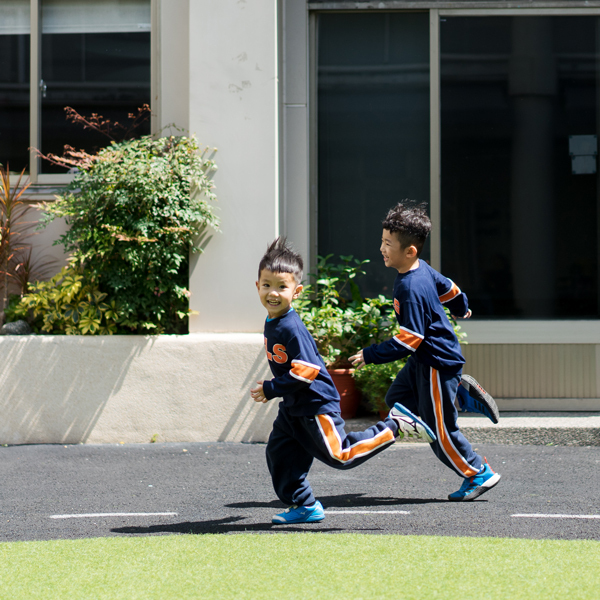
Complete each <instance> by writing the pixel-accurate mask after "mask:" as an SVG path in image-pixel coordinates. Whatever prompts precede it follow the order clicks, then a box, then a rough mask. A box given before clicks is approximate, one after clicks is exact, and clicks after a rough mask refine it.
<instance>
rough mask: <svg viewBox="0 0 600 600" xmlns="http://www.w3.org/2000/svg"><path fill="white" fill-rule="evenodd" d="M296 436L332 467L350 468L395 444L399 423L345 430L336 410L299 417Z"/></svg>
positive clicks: (305, 446)
mask: <svg viewBox="0 0 600 600" xmlns="http://www.w3.org/2000/svg"><path fill="white" fill-rule="evenodd" d="M301 423H302V427H303V431H302V433H301V434H300V435H301V438H299V441H300V443H301V444H302V446H303V447H304V448H305V449H306V450H307V451H308V452H310V454H311V455H312V456H314V457H315V458H318V459H319V460H320V461H322V462H324V463H325V464H327V465H329V466H331V467H333V468H334V469H352V468H353V467H357V466H358V465H360V464H362V463H363V462H365V461H366V460H368V459H369V458H372V457H373V456H375V455H376V454H379V452H381V451H382V450H385V448H387V447H388V446H390V445H391V444H393V443H394V441H395V439H396V431H397V429H398V426H397V425H396V424H395V423H394V422H393V421H392V420H391V419H386V420H385V422H384V421H379V423H376V424H375V425H372V426H371V427H369V428H368V429H366V430H365V431H352V432H349V433H346V431H345V429H344V426H345V423H344V419H342V417H341V416H340V415H339V413H328V414H324V415H316V416H314V417H301Z"/></svg>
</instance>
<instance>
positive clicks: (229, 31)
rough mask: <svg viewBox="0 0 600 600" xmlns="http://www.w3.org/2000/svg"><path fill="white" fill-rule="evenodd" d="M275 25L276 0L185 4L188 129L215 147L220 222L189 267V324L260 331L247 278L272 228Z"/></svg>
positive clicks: (275, 227) (275, 222)
mask: <svg viewBox="0 0 600 600" xmlns="http://www.w3.org/2000/svg"><path fill="white" fill-rule="evenodd" d="M277 27H278V21H277V2H276V0H253V1H242V2H240V1H239V0H219V2H190V3H189V127H190V131H191V132H192V133H195V134H196V135H197V136H198V138H199V139H200V141H201V143H202V144H206V145H208V146H211V147H216V148H218V153H217V155H216V162H217V164H218V167H219V171H218V173H217V175H216V177H215V183H216V186H217V189H216V193H217V196H218V199H219V200H218V206H219V215H220V217H221V221H222V233H220V234H217V235H215V236H214V238H213V239H212V241H211V242H210V243H209V244H208V247H207V249H206V252H205V253H204V254H203V255H202V256H200V257H199V258H198V260H195V261H193V263H192V265H191V272H190V291H191V292H192V297H191V308H192V310H196V311H198V315H197V316H195V317H193V318H192V319H191V320H190V330H191V331H193V332H199V331H242V332H250V331H260V330H261V329H262V324H263V321H264V317H265V315H264V309H263V308H262V306H261V304H260V302H259V301H258V297H257V294H256V288H255V286H254V282H255V281H256V279H257V274H256V271H257V267H258V262H259V260H260V258H261V256H262V254H263V253H264V251H265V249H266V246H267V243H268V242H270V241H272V240H273V239H274V238H275V237H276V236H277V235H278V234H279V155H278V153H279V139H278V138H279V133H278V132H279V127H278V119H279V84H278V51H277ZM165 43H166V42H165V40H164V36H163V39H162V42H161V44H162V46H163V47H164V45H165Z"/></svg>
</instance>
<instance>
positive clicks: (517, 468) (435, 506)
mask: <svg viewBox="0 0 600 600" xmlns="http://www.w3.org/2000/svg"><path fill="white" fill-rule="evenodd" d="M475 447H476V448H477V449H478V451H479V452H480V453H481V454H483V455H485V456H486V457H487V458H488V461H489V462H490V464H491V465H492V467H493V468H494V469H495V470H496V471H498V472H499V473H501V474H502V480H501V482H500V484H499V485H498V486H497V487H496V488H494V489H493V490H491V491H490V492H488V493H487V494H485V495H483V496H481V497H480V499H478V500H477V501H475V502H473V503H460V504H457V503H450V502H448V501H447V499H446V497H447V494H448V493H449V492H452V491H454V490H456V489H457V488H458V487H459V485H460V482H461V481H460V479H459V478H458V476H456V475H455V474H454V473H453V472H451V471H450V470H449V469H447V468H446V467H444V466H443V465H442V464H441V463H439V462H438V461H437V459H436V458H435V457H434V455H433V453H432V452H431V450H430V449H429V447H428V446H427V445H424V444H419V443H410V444H395V445H394V446H392V448H391V449H389V450H386V451H385V452H383V453H381V454H380V455H378V456H377V457H375V458H374V459H373V460H371V461H369V462H367V463H366V464H364V465H362V466H360V467H358V468H356V469H352V470H348V471H338V470H334V469H332V468H330V467H327V466H325V465H323V464H321V463H318V462H315V464H314V466H313V469H312V471H311V474H310V481H311V483H312V485H313V488H314V490H315V493H316V495H317V497H318V498H319V499H320V500H321V501H322V502H323V504H324V506H325V509H326V515H327V517H326V519H325V520H324V521H323V522H322V523H319V524H311V525H296V526H284V527H281V526H273V525H271V523H270V520H271V516H272V515H273V514H274V513H275V512H279V511H280V510H281V509H282V508H283V505H282V504H281V503H280V502H279V501H277V500H276V498H275V496H274V493H273V491H272V488H271V482H270V480H269V476H268V473H267V468H266V464H265V457H264V449H265V448H264V445H262V444H236V443H218V444H201V443H193V444H147V445H79V446H67V447H64V446H43V445H40V446H13V447H3V448H0V541H12V540H47V539H62V538H82V537H98V536H131V535H134V536H147V535H165V534H178V533H195V534H205V533H223V534H235V533H239V532H254V533H257V534H268V533H271V532H275V531H278V532H279V531H320V532H330V533H336V532H357V533H369V534H381V533H393V534H401V535H405V534H429V535H466V536H484V535H485V536H500V537H522V538H551V539H552V538H561V539H578V538H580V539H596V540H598V539H600V519H599V518H598V517H600V500H599V498H600V477H599V476H598V474H599V468H600V447H597V446H593V447H582V446H569V447H567V446H527V445H494V444H475ZM106 513H176V514H171V515H156V514H154V515H148V514H145V515H140V514H136V515H129V516H107V515H106ZM84 514H86V515H89V514H99V515H100V516H88V517H78V518H74V517H73V516H72V515H84ZM539 514H543V515H554V516H546V517H535V516H532V515H539ZM65 515H71V517H69V518H52V517H57V516H65ZM514 515H527V516H521V517H519V516H514ZM556 515H562V516H561V517H557V516H556Z"/></svg>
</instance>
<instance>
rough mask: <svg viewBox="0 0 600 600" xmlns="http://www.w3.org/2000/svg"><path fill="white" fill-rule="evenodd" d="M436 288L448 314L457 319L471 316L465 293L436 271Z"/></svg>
mask: <svg viewBox="0 0 600 600" xmlns="http://www.w3.org/2000/svg"><path fill="white" fill-rule="evenodd" d="M436 275H437V277H436V282H435V285H436V288H437V292H438V296H439V298H440V302H441V303H442V304H443V305H444V306H447V307H448V310H449V311H450V314H451V315H452V316H453V317H455V318H458V319H468V318H469V317H470V316H471V311H470V310H469V301H468V299H467V295H466V294H465V293H464V292H462V291H461V289H460V288H459V287H458V286H457V285H456V284H455V283H454V282H453V281H452V280H451V279H448V278H447V277H444V276H443V275H441V274H440V273H436Z"/></svg>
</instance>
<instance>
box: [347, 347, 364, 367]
mask: <svg viewBox="0 0 600 600" xmlns="http://www.w3.org/2000/svg"><path fill="white" fill-rule="evenodd" d="M348 360H349V361H350V362H351V363H352V366H353V367H356V368H357V369H360V368H361V367H364V366H365V359H364V357H363V351H362V350H359V351H358V352H357V353H356V354H355V355H354V356H351V357H350V358H349V359H348Z"/></svg>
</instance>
